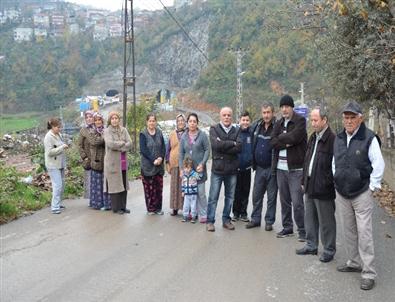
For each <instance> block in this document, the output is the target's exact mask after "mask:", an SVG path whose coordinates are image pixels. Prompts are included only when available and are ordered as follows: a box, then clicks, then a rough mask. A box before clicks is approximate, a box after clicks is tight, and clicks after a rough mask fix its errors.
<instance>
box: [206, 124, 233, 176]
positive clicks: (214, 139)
mask: <svg viewBox="0 0 395 302" xmlns="http://www.w3.org/2000/svg"><path fill="white" fill-rule="evenodd" d="M239 130H240V129H238V128H236V127H232V129H231V130H230V131H229V132H228V133H226V132H225V130H224V129H223V128H222V126H221V124H217V125H216V126H212V127H211V128H210V142H211V149H212V153H213V163H212V168H211V171H212V172H213V173H215V174H219V175H234V174H237V171H238V168H239V159H238V154H239V153H240V152H241V138H240V135H239Z"/></svg>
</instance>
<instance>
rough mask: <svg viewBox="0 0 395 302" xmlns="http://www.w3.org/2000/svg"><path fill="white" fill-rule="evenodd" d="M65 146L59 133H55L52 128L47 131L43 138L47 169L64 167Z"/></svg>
mask: <svg viewBox="0 0 395 302" xmlns="http://www.w3.org/2000/svg"><path fill="white" fill-rule="evenodd" d="M65 147H66V145H65V143H64V142H63V140H62V136H61V135H60V134H59V135H55V134H54V133H53V132H52V130H49V131H48V132H47V134H46V135H45V138H44V150H45V167H46V168H47V169H64V168H65V167H66V155H65V153H64V149H65Z"/></svg>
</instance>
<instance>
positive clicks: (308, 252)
mask: <svg viewBox="0 0 395 302" xmlns="http://www.w3.org/2000/svg"><path fill="white" fill-rule="evenodd" d="M295 252H296V255H317V249H315V250H310V249H308V248H307V247H302V248H301V249H297V250H296V251H295Z"/></svg>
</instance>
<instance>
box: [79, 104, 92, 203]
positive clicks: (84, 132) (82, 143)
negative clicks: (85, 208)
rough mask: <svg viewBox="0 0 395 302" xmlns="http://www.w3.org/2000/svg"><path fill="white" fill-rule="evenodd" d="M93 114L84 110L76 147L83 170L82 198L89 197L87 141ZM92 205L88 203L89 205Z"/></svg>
mask: <svg viewBox="0 0 395 302" xmlns="http://www.w3.org/2000/svg"><path fill="white" fill-rule="evenodd" d="M93 114H94V112H93V111H91V110H88V111H85V114H84V117H85V126H84V127H82V128H81V130H80V136H79V138H78V147H79V152H80V156H81V159H82V166H83V168H84V170H85V173H84V198H86V199H89V191H90V179H91V171H90V170H91V156H90V146H89V142H88V136H89V132H90V131H91V130H92V129H93ZM91 206H92V205H91V204H90V203H89V207H91Z"/></svg>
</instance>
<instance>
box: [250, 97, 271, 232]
mask: <svg viewBox="0 0 395 302" xmlns="http://www.w3.org/2000/svg"><path fill="white" fill-rule="evenodd" d="M274 123H275V119H274V106H273V105H272V104H271V103H264V104H263V105H262V118H261V119H259V120H258V121H256V122H255V123H254V124H253V125H252V127H251V129H252V133H253V138H252V154H253V169H254V170H255V179H254V189H253V193H252V204H253V209H252V214H251V221H250V222H249V223H248V224H247V225H246V228H247V229H251V228H255V227H260V226H261V219H262V206H263V197H264V195H265V192H266V191H267V209H266V215H265V223H266V224H265V230H266V231H271V230H273V227H272V225H273V224H274V221H275V220H276V205H277V180H276V176H275V175H274V174H273V171H272V158H273V156H272V154H273V148H272V146H271V144H270V141H271V138H272V132H273V127H274Z"/></svg>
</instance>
